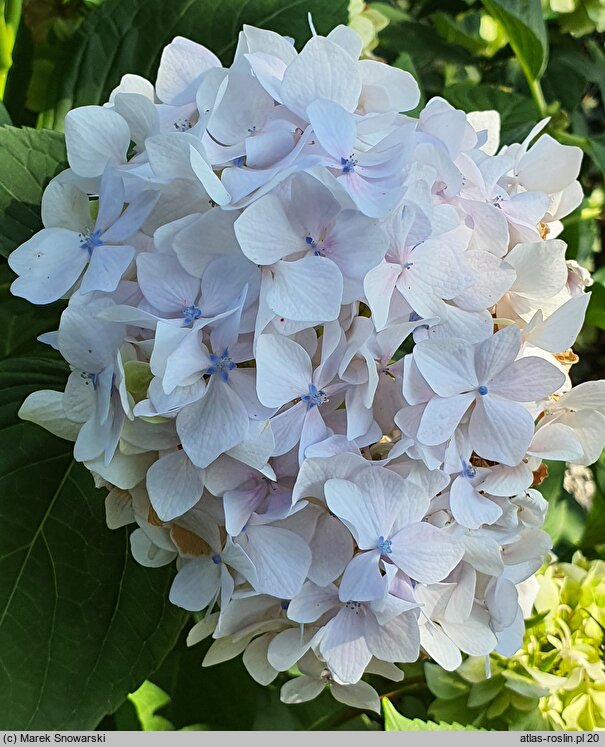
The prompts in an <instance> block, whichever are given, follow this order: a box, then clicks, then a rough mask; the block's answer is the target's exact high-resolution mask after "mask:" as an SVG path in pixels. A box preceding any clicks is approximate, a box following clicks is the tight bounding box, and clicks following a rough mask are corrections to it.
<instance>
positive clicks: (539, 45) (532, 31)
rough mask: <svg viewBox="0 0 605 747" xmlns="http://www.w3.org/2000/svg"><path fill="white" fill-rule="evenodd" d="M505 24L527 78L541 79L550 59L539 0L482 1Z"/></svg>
mask: <svg viewBox="0 0 605 747" xmlns="http://www.w3.org/2000/svg"><path fill="white" fill-rule="evenodd" d="M481 2H482V3H483V6H484V7H485V9H486V10H487V12H488V13H489V14H490V15H491V16H493V17H494V18H495V19H496V20H497V21H498V22H499V23H500V25H501V26H502V28H503V29H504V31H505V32H506V35H507V36H508V40H509V42H510V45H511V47H512V49H513V52H514V53H515V56H516V57H517V59H518V60H519V63H520V64H521V67H522V68H523V70H524V71H525V74H526V76H527V77H528V78H531V79H532V80H539V78H540V76H541V75H542V73H543V72H544V69H545V67H546V62H547V60H548V37H547V35H546V26H545V24H544V19H543V17H542V5H541V3H540V0H481Z"/></svg>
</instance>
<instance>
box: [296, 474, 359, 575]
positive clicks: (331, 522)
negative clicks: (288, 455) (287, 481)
mask: <svg viewBox="0 0 605 747" xmlns="http://www.w3.org/2000/svg"><path fill="white" fill-rule="evenodd" d="M305 463H308V460H307V461H306V462H305ZM299 474H300V473H299ZM309 546H310V548H311V554H312V556H313V561H312V563H311V567H310V568H309V573H308V576H309V580H310V581H313V582H314V583H316V584H318V585H319V586H327V585H328V584H329V583H331V582H332V581H334V580H335V579H336V578H338V576H340V574H341V573H342V572H343V571H344V569H345V566H346V565H347V563H348V562H349V560H350V559H351V556H352V555H353V540H352V539H351V534H350V532H349V531H348V529H347V528H346V527H345V526H344V525H343V524H342V522H341V521H339V520H338V519H337V518H336V517H335V516H331V515H330V514H328V513H327V512H326V513H325V514H324V515H322V516H321V517H320V518H319V520H318V522H317V525H316V527H315V532H314V534H313V537H312V539H311V542H310V543H309Z"/></svg>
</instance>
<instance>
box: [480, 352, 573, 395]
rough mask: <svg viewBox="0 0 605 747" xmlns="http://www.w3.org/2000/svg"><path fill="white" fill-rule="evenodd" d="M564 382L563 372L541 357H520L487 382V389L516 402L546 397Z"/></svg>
mask: <svg viewBox="0 0 605 747" xmlns="http://www.w3.org/2000/svg"><path fill="white" fill-rule="evenodd" d="M564 383H565V374H564V373H563V371H561V370H560V369H559V368H557V367H556V366H555V365H553V364H552V363H549V362H548V361H545V360H544V359H543V358H538V357H536V356H528V357H527V358H520V359H519V360H517V361H515V362H514V363H512V364H511V365H510V366H508V367H507V368H505V369H504V371H502V373H500V375H499V376H496V377H495V378H494V379H492V380H491V381H490V382H489V391H490V392H491V393H492V394H497V395H498V396H499V397H504V398H505V399H512V400H515V401H516V402H533V401H535V400H539V399H543V398H544V397H548V395H549V394H552V393H553V392H556V391H557V389H560V388H561V387H562V386H563V384H564Z"/></svg>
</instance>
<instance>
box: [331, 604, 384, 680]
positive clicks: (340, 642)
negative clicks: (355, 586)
mask: <svg viewBox="0 0 605 747" xmlns="http://www.w3.org/2000/svg"><path fill="white" fill-rule="evenodd" d="M366 614H367V613H366V610H365V609H364V607H363V606H362V605H360V604H355V603H352V604H349V605H346V606H345V607H343V608H342V609H341V610H340V612H339V613H338V614H337V615H336V617H334V618H333V619H332V620H330V622H329V623H328V624H327V625H326V626H325V628H324V630H323V635H322V636H321V639H320V642H319V652H320V654H321V656H322V657H323V658H324V659H325V661H326V664H327V665H328V667H329V668H330V670H331V671H332V673H333V675H334V678H335V679H336V681H337V682H339V683H341V684H354V683H355V682H358V681H359V680H360V679H361V676H362V675H363V673H364V671H365V668H366V666H367V665H368V664H369V662H370V659H371V658H372V654H371V653H370V650H369V648H368V644H367V642H366V637H365V625H364V622H365V617H366Z"/></svg>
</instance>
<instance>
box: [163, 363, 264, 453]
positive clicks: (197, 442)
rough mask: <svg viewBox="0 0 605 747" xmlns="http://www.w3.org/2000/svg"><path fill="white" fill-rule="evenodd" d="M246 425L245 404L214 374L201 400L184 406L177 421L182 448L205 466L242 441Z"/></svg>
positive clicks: (246, 429) (247, 422) (244, 436)
mask: <svg viewBox="0 0 605 747" xmlns="http://www.w3.org/2000/svg"><path fill="white" fill-rule="evenodd" d="M248 424H249V418H248V413H247V411H246V408H245V407H244V403H243V402H242V401H241V399H240V398H239V397H238V396H237V394H235V392H234V391H233V390H232V389H231V387H230V386H229V385H228V384H225V383H224V382H222V381H220V380H218V379H216V377H215V378H214V379H213V380H212V381H211V382H210V384H209V385H208V388H207V389H206V393H205V395H204V396H203V397H202V399H201V400H200V401H199V402H195V403H193V404H192V405H187V406H186V407H184V408H183V409H182V410H181V411H180V413H179V414H178V416H177V420H176V428H177V432H178V434H179V436H180V438H181V442H182V444H183V449H184V450H185V452H186V453H187V455H188V457H189V458H190V459H191V461H192V462H193V463H194V464H195V465H197V466H198V467H207V466H208V465H209V464H210V462H212V461H213V460H214V459H216V458H217V457H218V456H220V454H222V453H224V452H225V451H228V450H229V449H231V448H232V447H233V446H236V445H237V444H238V443H240V442H241V441H243V440H244V439H245V438H246V434H247V432H248Z"/></svg>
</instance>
